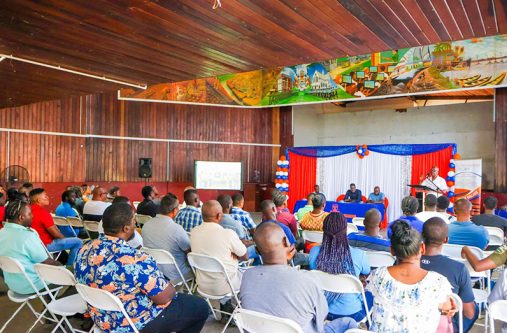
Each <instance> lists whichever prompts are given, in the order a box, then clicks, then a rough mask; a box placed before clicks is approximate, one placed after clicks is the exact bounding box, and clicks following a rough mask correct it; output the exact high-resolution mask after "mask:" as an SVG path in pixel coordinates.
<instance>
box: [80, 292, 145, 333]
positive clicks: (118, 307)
mask: <svg viewBox="0 0 507 333" xmlns="http://www.w3.org/2000/svg"><path fill="white" fill-rule="evenodd" d="M76 289H77V292H78V293H79V295H81V297H82V298H83V299H84V300H85V302H86V303H88V304H90V305H91V306H93V307H94V308H97V309H100V310H103V311H116V312H122V313H123V316H125V318H126V319H127V321H128V323H129V324H130V326H131V327H132V329H133V330H134V332H136V333H139V331H138V330H137V328H136V326H135V325H134V323H133V322H132V319H130V317H129V315H128V314H127V312H126V311H125V309H124V307H123V303H122V302H121V301H120V299H119V298H118V297H117V296H115V295H113V294H111V293H110V292H109V291H107V290H103V289H99V288H92V287H89V286H86V285H84V284H81V283H78V284H76Z"/></svg>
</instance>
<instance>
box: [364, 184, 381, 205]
mask: <svg viewBox="0 0 507 333" xmlns="http://www.w3.org/2000/svg"><path fill="white" fill-rule="evenodd" d="M384 199H385V196H384V193H382V192H380V187H379V186H375V188H374V189H373V192H372V193H370V195H369V196H368V201H367V202H369V203H381V204H383V203H384Z"/></svg>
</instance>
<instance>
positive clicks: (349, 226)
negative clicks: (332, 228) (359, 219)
mask: <svg viewBox="0 0 507 333" xmlns="http://www.w3.org/2000/svg"><path fill="white" fill-rule="evenodd" d="M353 232H359V229H358V228H357V227H356V226H355V225H353V224H352V223H347V235H348V234H350V233H353Z"/></svg>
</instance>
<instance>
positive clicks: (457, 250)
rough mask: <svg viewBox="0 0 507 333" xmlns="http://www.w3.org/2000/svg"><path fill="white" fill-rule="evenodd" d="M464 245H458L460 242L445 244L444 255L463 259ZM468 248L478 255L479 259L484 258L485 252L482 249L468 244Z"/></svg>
mask: <svg viewBox="0 0 507 333" xmlns="http://www.w3.org/2000/svg"><path fill="white" fill-rule="evenodd" d="M463 246H464V245H458V244H444V246H443V247H442V255H444V256H446V257H449V258H452V259H456V260H458V261H461V260H462V257H461V249H463ZM468 248H469V249H470V250H471V251H472V253H473V254H474V255H476V256H477V257H478V258H479V259H483V257H484V253H483V252H482V250H481V249H479V248H478V247H475V246H468Z"/></svg>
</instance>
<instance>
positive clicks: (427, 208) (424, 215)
mask: <svg viewBox="0 0 507 333" xmlns="http://www.w3.org/2000/svg"><path fill="white" fill-rule="evenodd" d="M415 217H417V218H418V219H419V220H421V221H423V222H426V221H428V220H429V219H430V218H432V217H440V218H443V216H442V214H441V213H439V212H437V196H436V195H434V194H431V193H430V194H427V195H426V197H425V198H424V211H422V212H419V213H417V214H415Z"/></svg>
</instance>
